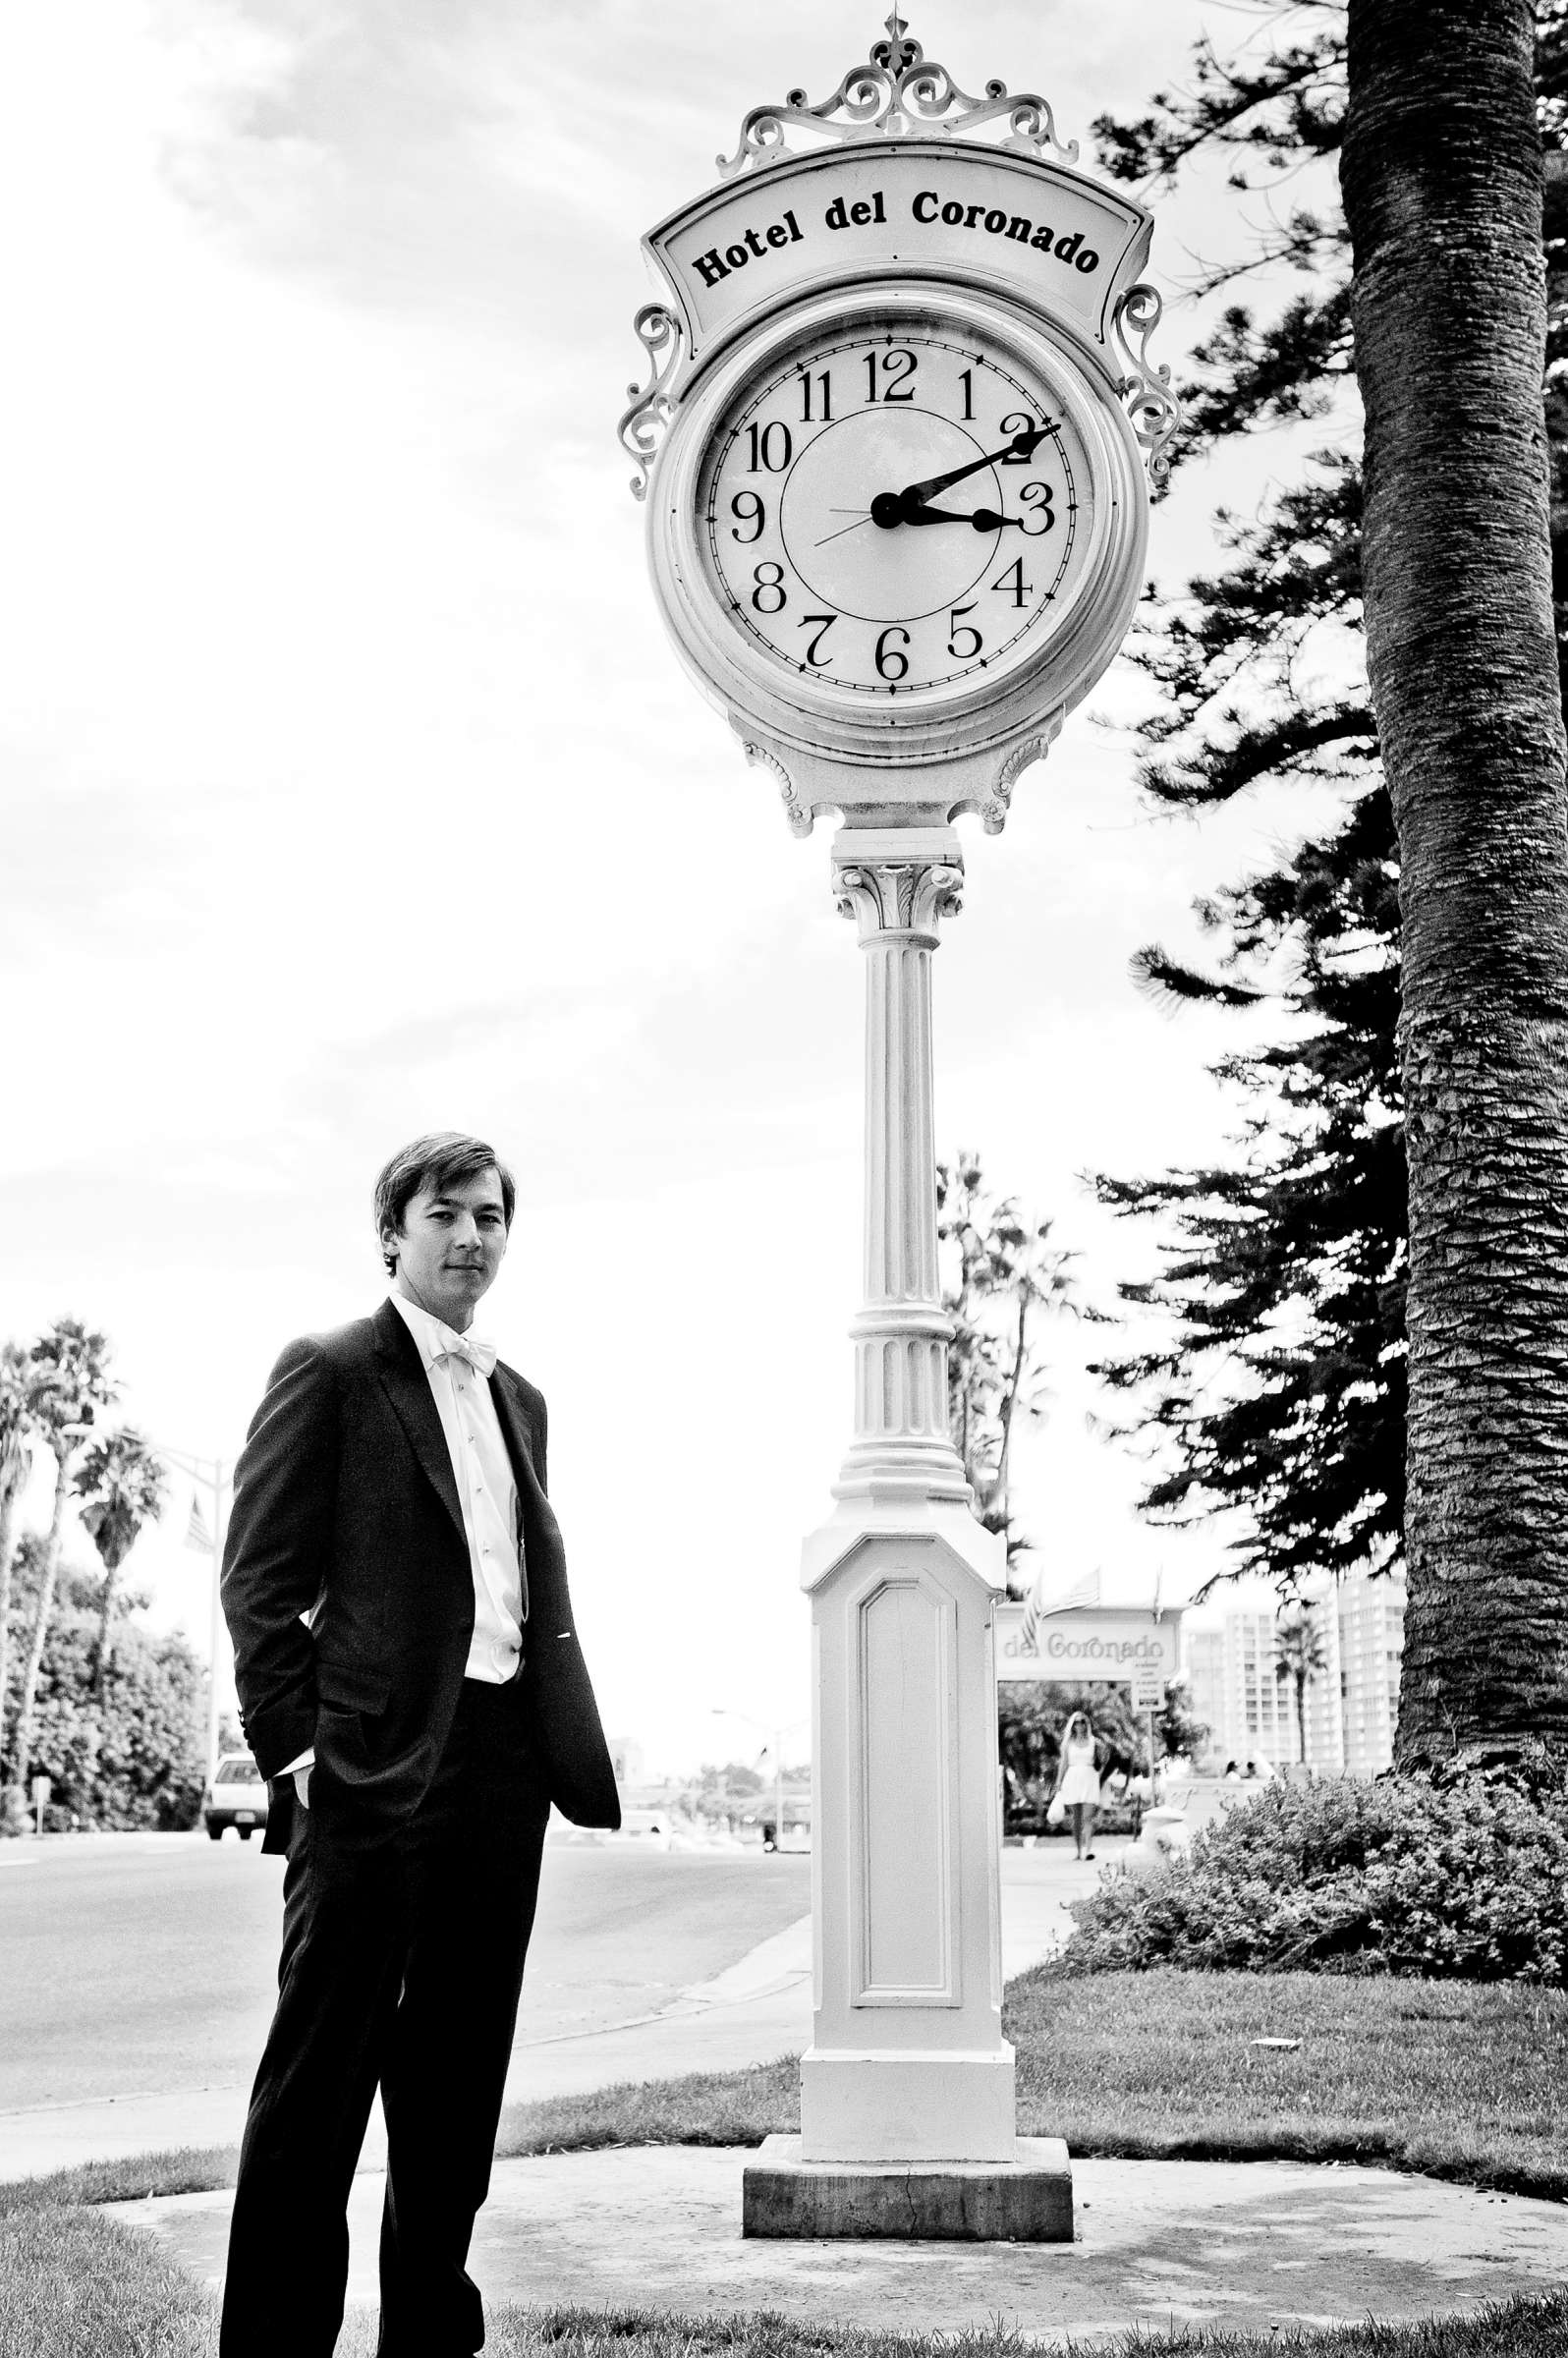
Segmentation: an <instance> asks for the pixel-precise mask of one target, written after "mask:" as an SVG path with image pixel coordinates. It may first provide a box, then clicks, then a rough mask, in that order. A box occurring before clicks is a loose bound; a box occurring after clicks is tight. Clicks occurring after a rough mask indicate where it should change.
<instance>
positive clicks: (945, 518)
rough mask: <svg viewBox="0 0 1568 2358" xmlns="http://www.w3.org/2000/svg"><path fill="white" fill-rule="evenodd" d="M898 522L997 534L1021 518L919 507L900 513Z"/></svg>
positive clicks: (979, 510) (984, 510) (984, 511)
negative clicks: (967, 527)
mask: <svg viewBox="0 0 1568 2358" xmlns="http://www.w3.org/2000/svg"><path fill="white" fill-rule="evenodd" d="M889 496H893V495H892V494H890V495H889ZM877 521H880V520H879V519H878V520H877ZM898 521H899V523H900V524H970V525H973V526H974V528H975V530H976V532H977V533H998V532H1000V531H1001V529H1002V526H1003V525H1004V524H1021V523H1022V522H1023V518H1022V517H1021V516H998V515H997V513H996V510H995V509H994V508H975V509H973V510H970V509H963V508H926V507H919V508H910V509H907V510H904V511H902V512H901V513H900V516H899V519H898Z"/></svg>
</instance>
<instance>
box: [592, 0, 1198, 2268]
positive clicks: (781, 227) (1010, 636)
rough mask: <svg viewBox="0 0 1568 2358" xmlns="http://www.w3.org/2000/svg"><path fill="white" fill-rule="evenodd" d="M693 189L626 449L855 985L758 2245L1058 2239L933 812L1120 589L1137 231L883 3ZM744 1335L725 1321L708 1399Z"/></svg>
mask: <svg viewBox="0 0 1568 2358" xmlns="http://www.w3.org/2000/svg"><path fill="white" fill-rule="evenodd" d="M720 172H721V175H722V177H721V180H720V182H719V185H718V186H717V187H715V188H711V189H708V190H706V191H704V192H703V194H702V195H701V196H700V197H695V198H694V199H693V200H692V201H691V202H690V203H688V204H685V205H683V206H681V207H680V208H679V209H678V210H677V211H675V212H673V213H672V214H670V216H669V217H668V219H667V220H665V221H662V222H661V223H660V224H659V226H658V227H657V228H656V229H654V230H652V231H651V232H650V233H649V235H648V237H647V238H646V240H645V241H644V246H645V251H646V253H647V255H648V258H649V260H650V262H651V264H652V266H653V269H654V271H655V272H656V274H657V276H658V279H659V280H660V282H661V285H662V289H663V293H662V296H661V299H660V300H659V301H658V302H656V303H652V304H649V305H647V306H646V307H645V308H644V310H642V311H641V312H640V313H639V315H638V319H637V331H638V334H639V335H640V336H641V338H642V340H643V343H644V348H645V350H646V353H647V356H648V360H649V363H650V365H651V374H650V376H649V379H648V382H647V383H646V384H645V385H644V386H643V387H642V388H641V389H638V388H636V387H634V388H633V392H632V401H631V406H630V408H629V409H628V410H627V412H626V414H625V416H624V417H623V418H622V421H621V438H622V441H623V443H624V445H625V447H626V449H627V450H628V452H629V453H630V454H631V456H632V457H633V459H634V460H635V461H636V463H637V469H638V476H637V480H636V482H635V483H634V486H633V487H634V489H635V490H636V491H637V493H638V496H639V497H640V498H643V499H644V500H645V502H646V510H647V538H648V555H649V560H650V564H651V568H652V576H653V586H654V590H655V593H656V596H657V599H658V604H659V609H660V612H661V614H662V616H663V619H664V621H665V623H666V624H667V626H668V628H669V630H670V633H671V635H672V637H673V639H674V642H675V645H676V646H677V648H678V649H679V651H680V655H681V658H682V660H683V662H684V663H685V664H686V666H687V669H688V670H689V671H690V672H691V674H692V676H693V678H694V679H695V680H696V681H697V683H698V685H699V686H700V688H701V690H702V691H703V693H704V694H705V695H706V696H707V697H709V698H710V699H711V700H712V701H713V702H715V703H716V704H717V705H718V707H719V709H720V710H721V711H722V712H724V713H725V714H727V715H728V717H729V719H730V720H731V722H732V723H733V725H734V726H735V728H736V729H737V731H738V732H739V734H740V736H741V739H742V741H743V744H744V746H745V750H746V752H747V754H748V756H749V757H750V758H752V759H753V760H754V761H759V762H761V763H762V764H764V766H766V767H767V768H769V769H770V770H771V771H772V772H773V774H774V776H775V777H776V778H777V780H778V782H779V786H780V789H781V792H782V795H783V800H784V806H785V812H786V815H787V817H788V818H789V821H790V824H791V825H792V826H793V827H794V828H795V830H796V831H797V832H798V833H801V834H805V833H807V832H809V831H810V829H811V826H812V821H813V819H814V818H815V817H816V816H817V815H818V814H824V813H836V814H838V815H839V817H840V818H841V820H842V822H843V823H842V824H841V825H839V826H838V827H837V828H836V829H835V831H834V834H833V838H832V843H831V846H830V852H829V861H830V866H831V870H832V889H833V895H834V899H835V901H836V903H837V905H838V907H839V908H840V909H841V910H842V912H843V913H844V914H845V916H847V917H851V918H853V920H854V921H855V926H856V930H857V935H858V938H859V941H860V945H861V949H862V951H863V953H864V955H865V959H866V1061H865V1073H866V1118H865V1142H866V1151H865V1174H866V1201H865V1218H864V1229H863V1235H864V1244H865V1272H866V1291H865V1299H864V1303H863V1307H862V1309H861V1311H860V1312H859V1314H858V1316H857V1317H856V1319H855V1320H854V1324H853V1327H852V1334H853V1338H854V1352H855V1380H854V1400H855V1437H854V1439H853V1441H852V1442H851V1444H850V1447H849V1450H848V1453H847V1455H846V1456H845V1458H844V1461H843V1464H842V1467H841V1469H840V1472H839V1477H838V1480H837V1482H836V1483H835V1484H834V1486H833V1499H834V1504H833V1507H832V1509H831V1512H830V1513H829V1516H828V1519H827V1520H826V1522H824V1523H823V1524H822V1525H821V1526H820V1527H819V1528H818V1529H817V1530H815V1531H813V1532H812V1534H811V1535H810V1536H809V1538H808V1539H807V1541H806V1543H805V1546H804V1549H803V1553H802V1573H801V1578H802V1585H803V1587H804V1588H805V1589H806V1590H807V1591H808V1592H809V1594H810V1596H811V1600H812V1687H813V1711H812V1756H813V1816H812V1854H813V1856H812V1873H813V1883H812V1893H813V1897H812V1918H813V1936H812V1948H813V1976H812V1978H813V2003H812V2045H811V2047H810V2049H808V2050H807V2052H806V2053H805V2054H804V2055H803V2056H802V2059H801V2133H800V2136H799V2137H798V2138H783V2137H775V2138H770V2139H769V2140H768V2141H767V2144H766V2145H765V2146H764V2148H763V2150H762V2152H761V2154H760V2155H759V2156H757V2157H756V2158H755V2160H754V2161H753V2162H752V2163H751V2164H749V2166H748V2168H747V2170H746V2172H745V2179H744V2185H743V2194H742V2224H743V2229H744V2231H745V2232H747V2233H757V2234H778V2233H781V2232H787V2233H791V2234H800V2235H808V2236H821V2235H855V2236H859V2235H865V2234H867V2233H886V2234H894V2235H903V2236H926V2235H952V2234H974V2233H977V2232H979V2233H982V2234H983V2233H989V2234H994V2235H999V2236H1004V2237H1007V2238H1011V2239H1013V2240H1015V2241H1024V2240H1041V2241H1066V2240H1070V2238H1071V2236H1072V2233H1073V2218H1072V2191H1071V2171H1070V2167H1069V2161H1068V2155H1067V2151H1066V2148H1065V2146H1064V2145H1063V2144H1062V2143H1061V2141H1060V2140H1059V2139H1052V2138H1048V2137H1046V2138H1022V2139H1021V2138H1019V2137H1018V2136H1017V2134H1016V2111H1015V2102H1014V2080H1013V2051H1012V2049H1011V2047H1010V2046H1009V2044H1008V2042H1007V2040H1006V2039H1005V2037H1004V2036H1003V2033H1002V2025H1001V1992H1002V1972H1001V1932H1000V1919H999V1906H998V1890H999V1879H998V1871H997V1859H998V1856H999V1852H1000V1846H1001V1825H1000V1819H999V1803H998V1779H997V1767H996V1684H995V1660H994V1656H995V1610H996V1602H997V1600H998V1599H999V1598H1000V1597H1002V1596H1003V1595H1004V1594H1005V1588H1006V1568H1005V1561H1004V1555H1005V1551H1004V1549H1003V1547H1002V1544H1001V1542H1000V1540H999V1539H998V1538H997V1536H996V1535H995V1534H994V1533H992V1532H989V1531H987V1530H985V1529H984V1528H982V1526H981V1524H980V1521H979V1520H978V1519H977V1514H976V1512H975V1501H974V1496H973V1492H972V1488H971V1485H970V1481H969V1477H968V1473H967V1471H966V1468H965V1464H964V1461H963V1459H962V1458H961V1457H960V1456H959V1453H958V1451H957V1449H956V1448H955V1447H954V1444H953V1438H952V1434H951V1432H950V1431H949V1420H948V1344H949V1342H950V1340H951V1338H952V1334H953V1321H952V1319H951V1318H950V1317H949V1315H948V1313H947V1311H946V1309H945V1308H944V1306H943V1302H942V1295H941V1283H940V1270H939V1265H938V1257H937V1236H936V1160H935V1132H934V1126H933V1111H932V1105H933V1075H932V1063H933V1059H932V1053H931V1038H932V1033H931V959H932V955H933V953H934V951H935V948H936V944H937V938H938V933H939V929H940V925H941V921H942V920H943V919H944V918H946V917H948V916H950V915H951V914H952V913H953V912H954V911H955V910H956V909H957V907H958V902H959V892H960V887H961V885H962V882H963V871H964V855H963V845H962V842H961V839H960V834H959V830H958V828H957V827H956V826H955V825H954V824H953V823H952V822H953V820H954V818H955V817H956V815H957V814H959V813H960V812H965V811H971V812H976V813H978V814H980V818H981V819H982V820H983V822H984V825H985V827H986V828H987V829H988V830H989V831H991V832H993V833H994V832H995V831H996V830H997V829H999V828H1000V827H1001V826H1002V824H1003V822H1004V820H1005V818H1006V815H1007V809H1008V802H1009V797H1010V795H1011V793H1012V791H1013V787H1014V783H1015V781H1016V779H1017V778H1018V776H1019V775H1020V773H1021V772H1022V771H1023V769H1025V768H1026V767H1027V766H1028V764H1029V763H1030V762H1031V761H1033V760H1035V759H1036V758H1038V757H1039V756H1040V755H1041V754H1042V753H1043V752H1044V751H1045V750H1046V749H1047V747H1048V746H1049V745H1050V744H1051V742H1052V740H1053V739H1054V737H1055V736H1056V734H1057V732H1058V730H1059V729H1060V727H1061V724H1062V720H1063V716H1064V715H1065V714H1066V713H1067V712H1068V711H1069V710H1070V709H1071V708H1072V706H1073V705H1075V704H1076V703H1078V702H1080V701H1081V700H1082V699H1083V698H1084V697H1085V696H1086V695H1087V694H1088V693H1089V691H1090V689H1091V688H1092V685H1093V683H1094V681H1095V680H1097V679H1098V678H1099V677H1100V675H1101V673H1102V672H1103V671H1104V669H1105V667H1106V665H1107V664H1108V663H1109V662H1110V661H1111V659H1112V657H1113V656H1114V655H1115V653H1116V650H1117V648H1118V646H1120V645H1121V641H1122V637H1123V634H1124V632H1125V631H1126V629H1127V625H1128V622H1129V621H1130V619H1131V616H1132V612H1133V608H1134V605H1135V603H1136V601H1137V598H1138V594H1139V590H1140V588H1141V586H1142V581H1143V569H1144V554H1145V543H1146V539H1147V534H1148V487H1149V484H1150V482H1152V481H1157V480H1158V479H1159V477H1161V475H1162V474H1163V473H1164V469H1165V457H1164V451H1165V444H1166V442H1167V441H1168V439H1169V437H1170V434H1171V433H1172V431H1173V429H1174V426H1175V423H1176V407H1175V403H1174V402H1173V400H1172V398H1171V395H1170V393H1169V390H1168V388H1167V386H1166V382H1165V372H1164V371H1163V370H1160V369H1156V368H1154V367H1152V366H1151V365H1150V364H1149V362H1148V357H1147V346H1148V336H1149V332H1150V330H1151V329H1152V328H1153V326H1154V324H1155V322H1156V321H1157V319H1158V316H1159V299H1158V297H1157V296H1156V295H1155V294H1154V292H1153V290H1152V288H1150V287H1148V286H1147V285H1146V284H1144V283H1143V281H1142V279H1141V277H1140V272H1141V270H1142V268H1143V265H1144V263H1145V261H1146V259H1147V256H1148V245H1149V236H1150V222H1149V217H1148V213H1147V212H1146V211H1145V210H1144V208H1143V207H1142V206H1141V205H1139V204H1137V203H1135V202H1134V201H1133V200H1132V199H1131V198H1130V197H1126V196H1124V195H1123V194H1122V192H1121V191H1120V190H1118V189H1115V188H1112V187H1109V186H1107V185H1105V184H1103V183H1101V182H1099V181H1097V180H1095V179H1093V178H1092V176H1091V175H1090V174H1088V173H1086V172H1083V171H1081V170H1080V169H1079V168H1078V161H1077V149H1076V147H1071V146H1064V145H1063V144H1062V143H1061V142H1060V141H1059V140H1057V138H1056V134H1055V130H1054V126H1053V124H1052V121H1051V112H1050V108H1049V107H1048V106H1047V105H1046V103H1045V101H1044V100H1043V99H1042V98H1037V97H1031V96H1027V95H1014V96H1009V95H1008V92H1007V90H1006V88H1005V87H1004V85H1003V84H1001V83H997V82H993V83H989V84H986V86H985V89H984V91H983V92H982V94H981V95H980V96H979V97H974V96H971V95H969V94H968V93H967V92H965V91H963V90H961V89H960V88H959V87H958V85H957V84H955V83H954V81H953V79H952V77H951V76H950V75H949V74H948V73H947V72H946V70H945V68H943V67H941V66H938V65H933V64H930V63H928V62H927V61H926V59H925V58H924V55H923V54H922V51H921V47H920V44H919V42H918V41H914V40H911V39H910V38H909V36H908V33H907V32H906V30H905V28H904V25H903V21H902V20H901V19H900V18H899V17H898V16H896V15H895V16H893V17H890V18H889V19H888V21H887V38H886V39H885V40H880V41H877V42H875V43H874V44H873V46H872V48H871V52H870V57H869V60H868V63H867V64H866V65H863V66H858V67H856V68H855V69H853V71H852V72H850V73H849V74H847V75H846V76H845V77H844V80H843V82H842V83H841V84H840V85H839V87H838V89H837V90H836V91H835V92H834V93H833V95H832V96H831V97H830V98H827V99H825V100H824V101H823V102H822V103H821V104H820V105H816V106H812V105H811V104H809V103H808V101H807V98H806V95H805V93H804V92H803V91H800V90H793V91H791V92H790V94H789V96H788V97H787V98H786V99H785V100H784V101H783V103H782V104H779V105H773V106H760V107H756V108H754V109H753V111H752V112H751V113H750V114H749V115H748V116H747V117H746V118H745V120H744V122H743V123H742V126H741V137H740V140H739V142H738V144H737V147H736V149H735V152H734V154H733V155H731V156H730V157H729V158H728V159H724V158H722V157H721V158H720ZM758 1290H759V1293H760V1295H761V1296H762V1297H765V1295H766V1290H767V1289H766V1283H765V1280H761V1279H759V1280H758ZM765 1349H766V1341H765V1328H763V1327H760V1326H758V1327H757V1328H756V1331H755V1332H746V1333H745V1334H744V1335H743V1337H742V1340H741V1343H740V1345H739V1346H738V1348H737V1349H736V1351H735V1354H734V1358H733V1361H732V1363H731V1365H730V1379H731V1380H732V1381H734V1382H740V1383H745V1382H746V1381H748V1380H749V1375H748V1369H749V1364H750V1363H749V1360H748V1357H747V1354H748V1352H753V1351H765ZM738 1527H739V1528H740V1529H741V1530H742V1531H743V1533H744V1531H745V1520H744V1515H743V1517H742V1518H741V1521H740V1524H739V1526H738ZM732 1537H733V1535H732ZM977 2220H982V2221H986V2222H989V2223H987V2224H982V2225H980V2226H977V2225H976V2223H975V2222H976V2221H977ZM959 2222H961V2223H959Z"/></svg>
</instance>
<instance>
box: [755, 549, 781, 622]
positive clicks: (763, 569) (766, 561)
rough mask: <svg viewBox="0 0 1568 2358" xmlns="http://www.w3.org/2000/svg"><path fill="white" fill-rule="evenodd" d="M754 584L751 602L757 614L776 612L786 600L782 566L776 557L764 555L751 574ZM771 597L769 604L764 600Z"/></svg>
mask: <svg viewBox="0 0 1568 2358" xmlns="http://www.w3.org/2000/svg"><path fill="white" fill-rule="evenodd" d="M752 579H753V581H754V582H755V583H756V589H754V590H753V591H752V603H753V605H754V606H755V607H756V610H757V612H758V614H777V613H778V612H779V611H780V609H781V608H782V607H783V606H784V604H785V602H786V592H785V589H784V568H783V566H782V565H781V564H780V563H779V562H778V560H777V558H776V557H764V558H763V560H762V562H761V564H760V565H758V567H757V569H756V572H755V573H754V574H753V576H752ZM769 599H771V601H772V602H771V604H769V603H767V602H766V601H767V600H769Z"/></svg>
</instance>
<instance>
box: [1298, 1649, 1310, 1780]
mask: <svg viewBox="0 0 1568 2358" xmlns="http://www.w3.org/2000/svg"><path fill="white" fill-rule="evenodd" d="M1308 1675H1309V1673H1308V1671H1307V1669H1306V1668H1305V1666H1304V1667H1303V1668H1301V1669H1300V1670H1298V1671H1297V1673H1296V1733H1297V1736H1298V1737H1299V1738H1300V1741H1301V1765H1302V1767H1303V1768H1306V1766H1307V1679H1308Z"/></svg>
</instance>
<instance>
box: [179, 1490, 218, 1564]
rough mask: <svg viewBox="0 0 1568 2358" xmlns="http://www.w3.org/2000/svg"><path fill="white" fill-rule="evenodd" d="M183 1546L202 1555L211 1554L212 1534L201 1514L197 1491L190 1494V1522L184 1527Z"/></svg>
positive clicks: (199, 1493) (199, 1495)
mask: <svg viewBox="0 0 1568 2358" xmlns="http://www.w3.org/2000/svg"><path fill="white" fill-rule="evenodd" d="M185 1544H186V1545H187V1546H188V1547H196V1548H198V1549H199V1550H200V1552H201V1554H203V1555H210V1554H211V1553H212V1534H211V1532H210V1531H208V1529H207V1519H206V1517H205V1515H204V1514H203V1513H202V1512H201V1492H200V1491H199V1490H193V1491H192V1492H191V1520H190V1522H189V1523H188V1524H187V1525H186V1527H185Z"/></svg>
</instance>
